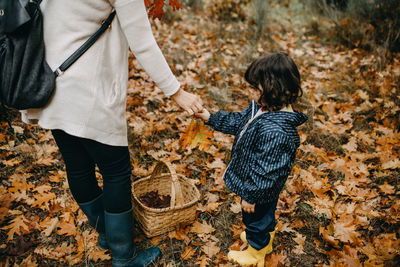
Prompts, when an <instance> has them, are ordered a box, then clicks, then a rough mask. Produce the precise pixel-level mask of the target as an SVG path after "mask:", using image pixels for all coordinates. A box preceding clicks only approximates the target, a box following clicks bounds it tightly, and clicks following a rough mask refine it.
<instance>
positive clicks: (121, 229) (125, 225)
mask: <svg viewBox="0 0 400 267" xmlns="http://www.w3.org/2000/svg"><path fill="white" fill-rule="evenodd" d="M104 213H105V222H106V233H107V242H108V245H109V247H110V249H111V252H112V267H121V266H124V267H143V266H149V265H150V264H152V263H155V262H156V261H157V259H158V258H159V257H161V251H160V249H159V248H150V249H147V250H142V251H139V250H137V249H136V248H135V246H134V244H133V216H132V209H130V210H128V211H125V212H122V213H109V212H104Z"/></svg>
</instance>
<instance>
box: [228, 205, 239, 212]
mask: <svg viewBox="0 0 400 267" xmlns="http://www.w3.org/2000/svg"><path fill="white" fill-rule="evenodd" d="M229 210H230V211H232V212H233V213H239V212H241V211H242V205H240V203H232V204H231V207H230V208H229Z"/></svg>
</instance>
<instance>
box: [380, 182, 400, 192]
mask: <svg viewBox="0 0 400 267" xmlns="http://www.w3.org/2000/svg"><path fill="white" fill-rule="evenodd" d="M378 187H379V189H380V190H381V192H383V193H385V194H387V195H390V194H394V193H395V192H396V190H395V189H394V186H393V185H390V184H388V182H386V181H385V182H384V183H383V185H378Z"/></svg>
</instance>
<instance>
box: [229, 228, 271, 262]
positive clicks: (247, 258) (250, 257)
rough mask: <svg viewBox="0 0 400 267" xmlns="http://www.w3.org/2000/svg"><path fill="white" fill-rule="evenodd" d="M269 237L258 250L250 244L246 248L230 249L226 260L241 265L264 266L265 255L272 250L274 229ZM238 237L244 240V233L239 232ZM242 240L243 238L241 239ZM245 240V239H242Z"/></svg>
mask: <svg viewBox="0 0 400 267" xmlns="http://www.w3.org/2000/svg"><path fill="white" fill-rule="evenodd" d="M270 234H271V239H270V241H269V243H268V245H267V246H266V247H264V248H262V249H260V250H256V249H255V248H253V247H252V246H250V245H249V246H248V248H247V249H246V250H243V251H234V250H232V251H230V252H229V253H228V260H230V261H233V262H236V263H238V264H240V265H241V266H257V267H264V262H265V256H266V255H267V254H270V253H271V252H272V242H273V239H274V236H275V231H273V232H271V233H270ZM240 237H241V238H242V237H243V238H244V240H246V233H245V232H244V235H243V233H242V234H240ZM242 240H243V239H242ZM244 242H245V241H244Z"/></svg>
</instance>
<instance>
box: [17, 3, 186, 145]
mask: <svg viewBox="0 0 400 267" xmlns="http://www.w3.org/2000/svg"><path fill="white" fill-rule="evenodd" d="M41 9H42V11H43V17H44V39H45V47H46V60H47V62H48V63H49V65H50V67H51V68H52V69H53V70H55V69H57V68H58V67H59V65H60V64H61V63H63V61H64V60H65V59H67V58H68V56H70V55H71V54H72V53H73V52H74V51H75V50H76V49H77V48H78V47H79V46H80V45H82V44H83V43H84V42H85V41H86V40H87V39H88V38H89V37H90V36H91V35H92V34H93V33H94V32H95V31H96V30H97V29H98V28H99V27H100V24H101V22H102V21H104V20H105V19H106V18H107V17H108V15H109V14H110V13H111V12H112V10H113V9H115V10H116V17H115V18H114V20H113V22H112V25H111V28H110V29H108V30H107V31H106V32H105V33H104V34H103V35H102V36H101V37H100V39H99V40H97V42H96V43H95V44H94V45H93V46H92V47H91V48H90V49H89V50H88V51H86V52H85V54H84V55H83V56H82V57H81V58H79V59H78V61H76V62H75V63H74V64H73V65H72V66H71V67H70V68H69V69H68V70H66V72H65V73H63V74H62V75H61V76H59V77H58V78H57V79H56V90H55V94H54V95H53V96H52V98H51V101H50V102H49V104H48V105H47V106H46V107H45V108H42V109H29V110H24V111H21V113H22V120H23V121H24V122H26V123H32V122H36V121H37V122H38V124H39V125H40V126H42V127H43V128H45V129H62V130H64V131H65V132H67V133H69V134H71V135H74V136H79V137H83V138H88V139H92V140H96V141H98V142H101V143H104V144H108V145H114V146H127V145H128V141H127V126H126V89H127V83H128V49H129V48H130V49H131V50H132V52H133V53H134V55H135V56H136V58H137V60H138V61H139V63H140V64H141V65H142V67H143V68H144V69H145V70H146V72H147V73H148V74H149V75H150V77H151V78H152V80H153V81H155V82H156V84H157V85H158V87H159V88H160V89H161V90H162V91H163V92H164V93H165V95H167V96H170V95H172V94H174V93H175V92H177V90H178V89H179V86H180V85H179V82H178V81H177V79H176V78H175V76H174V75H173V74H172V72H171V70H170V68H169V66H168V64H167V62H166V61H165V58H164V56H163V55H162V53H161V51H160V49H159V47H158V45H157V43H156V41H155V39H154V36H153V33H152V30H151V26H150V23H149V20H148V17H147V13H146V9H145V6H144V0H48V1H46V0H44V1H43V2H42V4H41Z"/></svg>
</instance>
